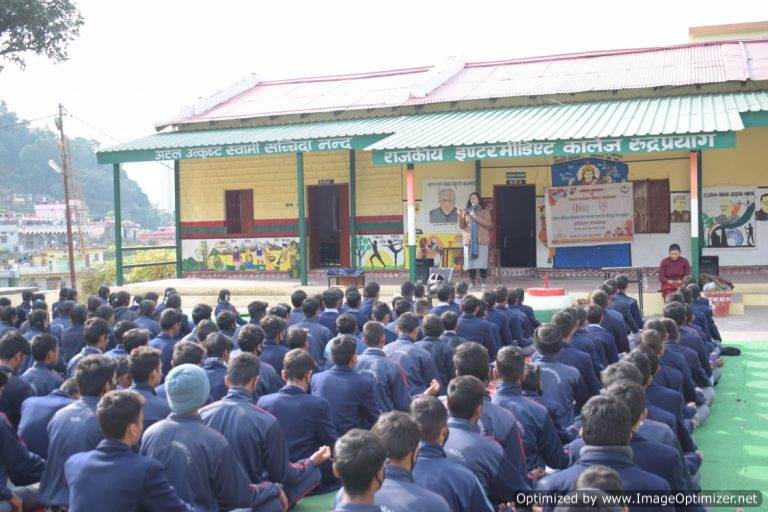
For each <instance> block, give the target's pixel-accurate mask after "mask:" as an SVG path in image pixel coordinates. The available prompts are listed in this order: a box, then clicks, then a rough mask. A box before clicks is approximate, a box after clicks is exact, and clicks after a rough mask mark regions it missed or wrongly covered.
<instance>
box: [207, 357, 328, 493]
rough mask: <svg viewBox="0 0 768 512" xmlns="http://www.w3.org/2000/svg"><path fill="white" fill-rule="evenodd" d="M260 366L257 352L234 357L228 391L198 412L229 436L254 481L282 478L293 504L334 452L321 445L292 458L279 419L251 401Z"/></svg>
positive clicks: (314, 481) (318, 479)
mask: <svg viewBox="0 0 768 512" xmlns="http://www.w3.org/2000/svg"><path fill="white" fill-rule="evenodd" d="M260 366H261V364H260V361H259V358H258V357H256V356H255V355H254V354H246V353H242V354H239V355H238V356H237V357H235V358H234V359H233V360H232V361H231V363H230V365H229V367H228V369H227V376H226V381H227V386H228V388H229V391H228V392H227V395H226V396H225V397H224V398H222V399H221V400H220V401H218V402H214V403H212V404H210V405H208V406H206V407H204V408H203V409H201V410H200V417H201V419H202V421H203V423H205V424H206V425H208V426H209V427H211V428H213V429H214V430H217V431H218V432H221V433H222V434H223V435H224V437H226V439H227V441H228V442H229V445H230V446H231V447H232V450H233V451H234V453H235V457H237V460H238V461H239V462H240V464H241V465H242V466H243V469H245V472H246V474H247V475H248V478H249V479H250V481H251V482H254V483H262V482H265V481H271V482H275V483H279V484H282V485H283V489H284V491H285V494H286V496H287V497H288V502H289V504H290V505H293V504H295V503H296V502H297V501H298V500H299V499H301V498H302V497H303V496H305V495H306V494H307V493H309V492H310V491H311V490H312V489H313V488H314V487H315V486H317V484H318V483H319V482H320V471H319V470H318V466H319V465H320V464H322V463H324V462H325V461H326V460H328V459H329V458H330V455H331V450H330V448H329V447H327V446H323V447H321V448H320V449H319V450H317V451H316V452H315V453H313V454H312V456H311V457H309V458H308V459H306V460H303V461H299V462H297V463H290V462H289V456H288V447H287V446H286V443H285V438H284V437H283V433H282V431H281V430H280V424H279V423H278V421H277V420H276V419H275V417H274V416H272V415H271V414H270V413H269V412H267V411H266V410H264V409H262V408H260V407H258V406H256V405H255V404H254V403H253V394H254V392H255V390H256V383H257V381H258V379H259V369H260Z"/></svg>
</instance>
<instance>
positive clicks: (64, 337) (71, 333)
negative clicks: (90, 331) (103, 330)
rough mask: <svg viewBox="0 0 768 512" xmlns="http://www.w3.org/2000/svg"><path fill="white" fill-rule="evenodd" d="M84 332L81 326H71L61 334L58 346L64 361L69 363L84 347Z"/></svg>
mask: <svg viewBox="0 0 768 512" xmlns="http://www.w3.org/2000/svg"><path fill="white" fill-rule="evenodd" d="M84 330H85V327H84V326H83V325H72V326H71V327H69V328H67V329H64V332H62V333H61V343H60V346H61V352H62V355H63V356H64V360H65V361H67V362H69V360H70V359H72V358H73V357H75V355H76V354H77V353H78V352H80V351H81V350H82V349H83V346H85V337H84V335H83V332H84Z"/></svg>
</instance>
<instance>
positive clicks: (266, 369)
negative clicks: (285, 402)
mask: <svg viewBox="0 0 768 512" xmlns="http://www.w3.org/2000/svg"><path fill="white" fill-rule="evenodd" d="M237 342H238V344H239V345H240V352H237V351H233V353H232V356H230V357H233V356H234V355H237V354H238V353H243V352H245V353H249V354H255V355H256V357H258V356H260V355H261V352H262V351H263V350H264V345H263V343H264V332H262V330H261V328H260V327H257V326H255V325H252V324H246V325H244V326H243V327H242V328H241V329H240V330H239V331H238V333H237ZM282 387H283V381H282V379H281V378H280V375H279V374H278V373H277V370H275V369H274V368H273V367H272V365H271V364H269V363H266V362H264V361H262V362H261V369H260V370H259V383H258V385H257V386H256V393H257V394H258V395H259V396H264V395H268V394H270V393H277V392H278V391H280V388H282Z"/></svg>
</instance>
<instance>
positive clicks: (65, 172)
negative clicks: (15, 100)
mask: <svg viewBox="0 0 768 512" xmlns="http://www.w3.org/2000/svg"><path fill="white" fill-rule="evenodd" d="M56 127H57V128H58V129H59V137H60V141H59V142H60V144H61V169H62V172H61V174H62V176H64V212H65V215H66V217H67V218H66V221H67V255H68V257H69V282H70V287H72V288H77V278H76V274H75V249H74V244H73V242H72V208H71V206H70V204H69V186H70V178H69V157H68V156H67V139H66V136H65V135H64V105H62V104H61V103H59V117H58V118H57V119H56Z"/></svg>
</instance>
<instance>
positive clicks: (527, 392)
mask: <svg viewBox="0 0 768 512" xmlns="http://www.w3.org/2000/svg"><path fill="white" fill-rule="evenodd" d="M520 387H521V390H522V395H523V396H524V397H525V398H527V399H528V400H531V401H533V402H536V403H537V404H539V405H541V406H542V407H544V408H545V409H546V410H547V413H548V414H549V419H551V420H552V424H554V425H555V430H557V436H558V437H559V438H560V442H561V443H563V444H566V443H570V442H571V441H573V438H574V437H575V436H576V431H577V430H578V427H577V426H575V425H570V426H564V425H562V424H561V423H560V418H561V417H563V414H562V405H560V404H558V403H557V402H556V401H555V400H552V399H550V398H549V397H545V396H544V393H543V391H542V390H541V367H540V366H537V365H535V364H532V363H525V367H524V368H523V378H522V382H521V386H520ZM670 434H671V431H670Z"/></svg>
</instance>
